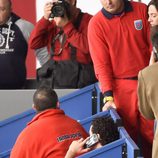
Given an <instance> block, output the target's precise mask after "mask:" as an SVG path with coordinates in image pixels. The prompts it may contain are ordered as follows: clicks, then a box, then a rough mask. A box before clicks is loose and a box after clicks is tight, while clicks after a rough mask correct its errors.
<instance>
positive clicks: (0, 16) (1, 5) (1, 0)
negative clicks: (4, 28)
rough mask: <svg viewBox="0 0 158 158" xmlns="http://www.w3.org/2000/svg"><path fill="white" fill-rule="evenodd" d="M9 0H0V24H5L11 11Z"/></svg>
mask: <svg viewBox="0 0 158 158" xmlns="http://www.w3.org/2000/svg"><path fill="white" fill-rule="evenodd" d="M11 5H12V3H11V0H0V25H3V24H5V23H6V22H7V21H8V19H9V17H10V13H11V11H12V7H11Z"/></svg>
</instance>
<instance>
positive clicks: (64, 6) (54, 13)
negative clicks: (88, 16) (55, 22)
mask: <svg viewBox="0 0 158 158" xmlns="http://www.w3.org/2000/svg"><path fill="white" fill-rule="evenodd" d="M69 10H70V8H69V3H68V2H66V1H65V0H58V1H57V2H54V3H53V7H52V8H51V14H50V18H54V17H64V15H65V14H67V16H69Z"/></svg>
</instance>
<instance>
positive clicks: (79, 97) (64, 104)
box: [60, 84, 97, 120]
mask: <svg viewBox="0 0 158 158" xmlns="http://www.w3.org/2000/svg"><path fill="white" fill-rule="evenodd" d="M94 98H95V87H94V84H92V85H90V86H87V87H84V88H82V89H80V90H77V91H75V92H73V93H72V94H69V95H66V96H64V97H62V98H61V99H60V108H61V109H63V110H64V111H65V113H66V114H67V115H69V116H71V117H72V118H74V119H76V120H79V119H83V118H86V117H88V116H91V115H93V114H95V113H96V112H97V111H96V103H95V99H94Z"/></svg>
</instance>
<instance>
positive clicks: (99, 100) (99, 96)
mask: <svg viewBox="0 0 158 158" xmlns="http://www.w3.org/2000/svg"><path fill="white" fill-rule="evenodd" d="M94 87H95V90H96V98H97V112H100V111H102V106H103V102H102V100H103V95H102V92H101V90H100V87H99V82H97V83H95V84H94Z"/></svg>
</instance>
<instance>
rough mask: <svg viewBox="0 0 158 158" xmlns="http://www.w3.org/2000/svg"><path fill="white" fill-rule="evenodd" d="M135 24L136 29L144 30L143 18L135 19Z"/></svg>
mask: <svg viewBox="0 0 158 158" xmlns="http://www.w3.org/2000/svg"><path fill="white" fill-rule="evenodd" d="M134 26H135V29H136V30H142V28H143V22H142V20H135V21H134Z"/></svg>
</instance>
